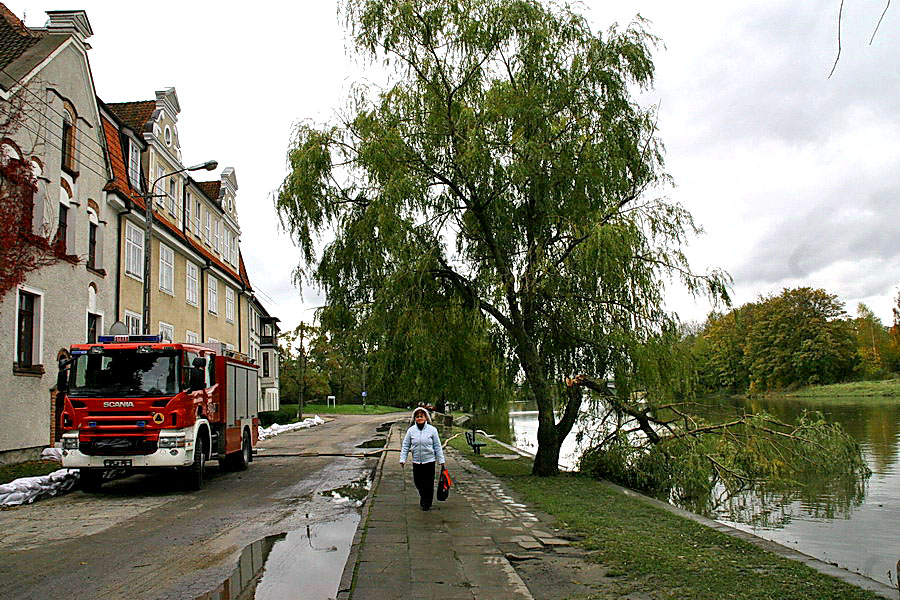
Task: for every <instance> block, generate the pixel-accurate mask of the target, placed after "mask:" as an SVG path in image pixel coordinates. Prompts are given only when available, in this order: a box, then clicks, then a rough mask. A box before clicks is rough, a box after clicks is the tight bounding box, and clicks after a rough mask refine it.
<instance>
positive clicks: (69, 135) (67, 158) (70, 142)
mask: <svg viewBox="0 0 900 600" xmlns="http://www.w3.org/2000/svg"><path fill="white" fill-rule="evenodd" d="M60 142H61V145H62V147H61V148H60V149H61V151H62V168H63V170H65V171H70V172H74V171H75V109H74V108H73V107H72V106H71V105H70V104H69V103H68V102H66V103H64V104H63V122H62V133H61V140H60Z"/></svg>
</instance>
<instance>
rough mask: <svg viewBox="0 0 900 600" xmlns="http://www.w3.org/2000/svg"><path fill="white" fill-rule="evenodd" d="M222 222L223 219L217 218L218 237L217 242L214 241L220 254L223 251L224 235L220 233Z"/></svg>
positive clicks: (214, 245) (214, 246)
mask: <svg viewBox="0 0 900 600" xmlns="http://www.w3.org/2000/svg"><path fill="white" fill-rule="evenodd" d="M221 223H222V222H221V221H219V220H218V219H216V238H215V242H214V243H213V248H215V249H216V252H218V253H219V254H221V253H222V236H221V235H220V233H219V230H220V226H221Z"/></svg>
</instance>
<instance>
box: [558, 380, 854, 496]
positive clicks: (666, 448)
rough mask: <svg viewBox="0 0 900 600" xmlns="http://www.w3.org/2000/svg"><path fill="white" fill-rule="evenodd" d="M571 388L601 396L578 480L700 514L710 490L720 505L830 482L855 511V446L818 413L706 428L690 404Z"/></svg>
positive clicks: (580, 383)
mask: <svg viewBox="0 0 900 600" xmlns="http://www.w3.org/2000/svg"><path fill="white" fill-rule="evenodd" d="M567 385H568V387H569V391H570V393H572V394H580V393H581V390H583V389H588V390H591V391H592V392H594V393H595V394H597V396H599V398H598V397H597V396H594V397H593V404H592V407H593V409H592V410H591V411H590V414H591V417H590V418H592V420H593V427H592V428H591V433H590V434H588V435H589V436H590V437H589V439H586V440H585V439H582V440H579V441H580V443H581V444H582V445H583V446H586V447H587V449H586V450H585V451H584V453H583V454H582V456H581V459H580V463H579V470H580V471H581V472H582V473H584V474H587V475H590V476H592V477H596V478H602V479H607V480H610V481H613V482H615V483H619V484H621V485H624V486H627V487H630V488H632V489H635V490H639V491H643V492H647V493H650V494H653V495H656V496H662V497H670V498H671V499H673V500H675V501H677V502H679V503H684V504H689V505H691V506H694V507H697V506H699V507H700V509H701V510H700V512H707V510H708V509H710V508H713V507H711V506H710V503H711V502H712V503H715V502H716V496H715V495H713V494H712V492H713V491H714V490H715V489H719V491H720V492H721V493H720V494H719V495H718V498H719V501H721V500H722V498H723V497H724V498H728V497H732V496H733V495H734V494H735V493H737V492H740V491H743V490H746V489H749V488H754V487H758V486H760V485H763V484H765V485H767V486H776V487H778V488H781V489H787V488H788V486H796V487H803V486H806V485H810V484H815V485H819V486H821V485H823V482H833V483H834V487H835V488H836V492H837V493H836V495H837V496H842V497H844V496H846V498H845V500H846V501H847V502H851V503H852V502H853V498H856V499H859V498H860V494H861V490H862V489H863V487H862V484H863V483H864V482H865V480H866V479H867V478H868V477H869V475H871V471H870V470H869V468H868V466H867V465H866V463H865V461H864V459H863V457H862V452H861V449H860V446H859V444H858V443H857V442H856V440H855V439H853V438H852V437H851V436H850V435H849V434H847V433H846V432H845V431H844V430H843V429H842V428H841V426H840V424H838V423H831V422H828V421H826V420H825V418H824V416H823V415H822V414H821V413H819V412H804V413H803V414H802V415H801V416H800V417H799V418H798V419H797V421H796V422H795V423H786V422H784V421H781V420H779V419H776V418H775V417H773V416H771V415H769V414H766V413H762V412H760V413H755V414H743V415H738V416H736V417H734V418H731V419H728V420H726V421H722V422H708V421H706V420H704V419H702V418H700V417H698V416H696V415H695V414H693V413H692V409H691V406H692V404H693V403H692V402H670V403H656V402H653V401H649V400H647V399H646V398H642V397H639V395H636V394H633V393H632V392H628V391H626V392H624V393H616V392H614V391H613V390H611V389H609V387H608V386H607V385H606V383H605V382H597V381H594V380H592V379H590V378H589V377H586V376H584V375H579V376H578V377H576V378H575V379H571V380H568V381H567ZM841 490H843V493H842V492H841ZM839 500H840V498H839ZM704 508H705V509H706V510H703V509H704Z"/></svg>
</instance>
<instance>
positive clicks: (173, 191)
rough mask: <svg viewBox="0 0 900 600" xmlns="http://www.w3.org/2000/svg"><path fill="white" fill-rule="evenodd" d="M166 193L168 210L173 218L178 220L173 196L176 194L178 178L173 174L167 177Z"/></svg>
mask: <svg viewBox="0 0 900 600" xmlns="http://www.w3.org/2000/svg"><path fill="white" fill-rule="evenodd" d="M166 195H167V196H168V197H169V212H170V213H172V216H173V217H175V220H178V209H177V208H176V202H175V198H176V197H177V196H178V180H177V179H175V176H174V175H172V176H170V177H169V189H167V190H166Z"/></svg>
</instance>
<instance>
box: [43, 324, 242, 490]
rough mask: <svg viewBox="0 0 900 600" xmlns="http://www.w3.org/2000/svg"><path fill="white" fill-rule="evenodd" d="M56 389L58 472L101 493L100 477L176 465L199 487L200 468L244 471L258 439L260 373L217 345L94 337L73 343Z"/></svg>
mask: <svg viewBox="0 0 900 600" xmlns="http://www.w3.org/2000/svg"><path fill="white" fill-rule="evenodd" d="M59 366H60V371H59V376H58V378H57V389H58V390H59V392H61V393H63V394H64V400H63V409H62V414H61V415H60V426H61V428H62V431H63V432H64V433H63V435H62V447H63V448H62V455H63V456H62V464H63V467H67V468H75V469H80V478H81V484H82V487H83V488H84V489H85V490H88V491H92V490H94V491H95V490H97V489H99V487H100V486H101V485H102V483H103V480H104V473H105V472H106V471H109V470H111V469H124V470H126V471H128V472H138V471H150V470H157V469H173V470H175V471H177V472H179V475H180V476H181V477H182V480H183V482H184V484H185V486H186V487H187V488H188V489H194V490H197V489H200V488H201V487H202V486H203V481H204V470H205V467H206V462H207V461H208V460H211V459H213V458H216V459H217V460H218V461H219V465H220V466H221V467H224V468H228V469H232V470H244V469H246V468H247V466H248V464H249V463H250V462H251V461H252V460H253V447H254V446H255V445H256V442H257V439H258V425H259V419H258V414H257V409H258V408H257V407H258V400H259V385H258V367H257V366H256V365H255V364H253V363H251V362H250V361H249V358H248V357H247V356H245V355H242V354H239V353H235V352H232V351H229V350H227V349H225V348H224V347H223V345H222V344H189V343H172V342H163V341H162V339H161V336H158V335H156V336H153V335H143V336H136V335H130V336H129V335H116V336H100V337H99V342H98V343H96V344H77V345H74V346H72V347H71V349H70V357H69V358H68V359H64V360H61V361H60V364H59Z"/></svg>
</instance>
